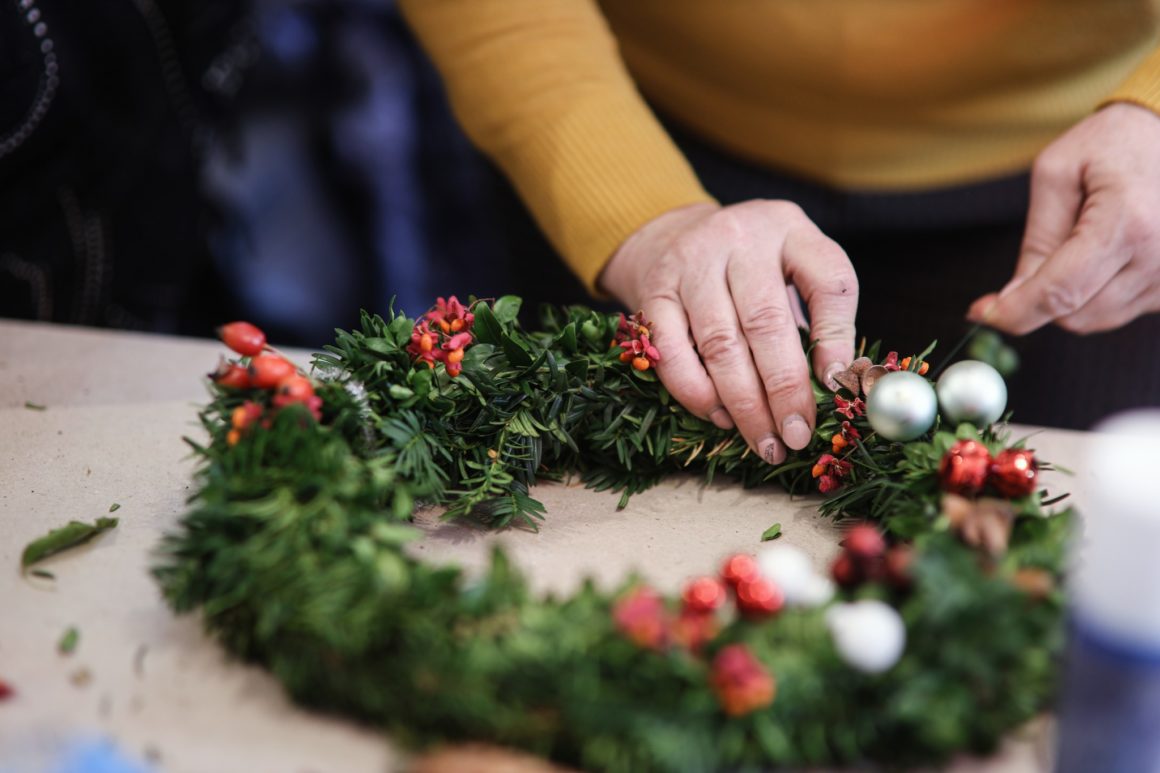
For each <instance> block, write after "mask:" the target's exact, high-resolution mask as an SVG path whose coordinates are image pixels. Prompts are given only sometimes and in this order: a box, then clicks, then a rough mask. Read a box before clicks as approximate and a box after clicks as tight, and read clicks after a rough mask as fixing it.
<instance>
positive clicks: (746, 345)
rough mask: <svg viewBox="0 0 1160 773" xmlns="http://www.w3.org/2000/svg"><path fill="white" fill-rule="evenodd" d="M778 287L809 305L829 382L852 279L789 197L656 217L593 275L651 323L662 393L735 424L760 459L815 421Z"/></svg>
mask: <svg viewBox="0 0 1160 773" xmlns="http://www.w3.org/2000/svg"><path fill="white" fill-rule="evenodd" d="M789 283H792V285H793V287H795V288H796V289H797V292H798V293H799V294H800V295H801V297H802V299H803V300H804V301H805V302H806V305H807V307H808V308H809V312H810V318H811V322H812V324H811V332H810V336H811V338H812V340H814V341H815V342H816V346H815V347H814V351H813V364H814V371H815V373H817V374H818V376H819V378H821V379H822V380H823V382H826V383H828V384H833V378H832V377H833V374H834V373H835V372H837V371H839V370H841V369H843V368H844V367H846V365H847V364H848V363H849V362H850V360H851V359H853V356H854V312H855V311H856V309H857V306H858V279H857V277H856V276H855V274H854V268H853V266H851V265H850V261H849V259H847V257H846V254H845V253H844V252H843V251H842V249H841V248H840V247H839V246H838V245H837V244H835V243H834V242H833V241H831V240H830V239H828V238H827V237H826V236H825V235H823V234H822V232H821V231H820V230H818V227H817V226H815V225H814V224H813V223H812V222H810V220H809V218H807V217H806V216H805V214H804V213H803V212H802V210H801V208H799V207H798V206H797V205H795V204H792V203H790V202H788V201H747V202H743V203H741V204H734V205H732V206H728V207H720V206H718V205H716V204H708V203H705V204H694V205H690V206H687V207H682V208H679V209H675V210H672V211H670V212H666V213H665V214H663V215H661V216H660V217H657V218H655V219H653V220H651V221H650V222H648V223H646V224H645V225H644V226H643V227H642V228H640V229H639V230H638V231H637V232H636V233H634V234H633V235H632V236H630V237H629V238H628V239H627V240H626V241H625V242H624V244H623V245H622V246H621V247H620V249H619V250H617V252H616V254H615V255H614V256H613V257H612V259H611V260H610V261H609V263H608V265H607V266H606V267H605V269H604V271H603V273H602V274H601V276H600V285H601V287H602V288H603V289H604V290H605V291H606V292H609V293H610V294H612V295H613V296H615V297H616V298H617V299H618V300H620V301H621V302H622V303H624V304H625V305H626V306H627V307H628V308H630V309H643V310H644V313H645V316H646V318H648V319H650V320H652V322H653V327H652V329H651V332H652V340H653V342H654V343H655V344H656V346H657V348H658V349H660V351H661V354H662V355H663V359H661V361H660V363H659V364H658V366H657V375H659V376H660V379H661V381H662V382H663V383H664V385H665V387H666V388H667V389H668V390H669V392H671V393H672V395H673V397H675V398H676V399H677V400H678V401H680V403H681V404H682V405H684V406H685V407H686V408H687V409H689V410H690V411H692V412H693V413H695V414H696V415H698V416H701V417H702V418H707V419H709V420H710V421H712V422H713V423H714V424H716V425H717V426H718V427H721V428H722V429H729V428H731V427H733V426H734V425H736V427H737V429H738V430H739V431H740V432H741V434H742V436H743V437H744V438H745V439H746V441H747V442H748V443H749V444H750V446H751V447H752V448H753V450H754V451H756V452H757V453H758V454H760V455H761V457H762V458H763V459H765V460H766V461H767V462H769V463H771V464H779V463H780V462H782V461H784V459H785V456H786V446H788V447H789V448H793V449H801V448H804V447H805V446H806V445H808V444H809V442H810V438H811V437H812V434H813V428H814V424H815V419H816V415H815V414H816V408H815V403H814V397H813V391H812V390H811V388H810V381H809V365H808V364H807V363H806V358H805V354H804V353H803V352H802V347H801V338H800V336H799V334H798V329H797V324H796V322H795V315H794V311H795V309H794V308H793V304H792V303H791V300H790V297H789V295H788V291H787V284H789ZM690 332H691V336H690ZM694 347H696V348H694ZM698 352H699V353H700V356H698Z"/></svg>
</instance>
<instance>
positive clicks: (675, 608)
mask: <svg viewBox="0 0 1160 773" xmlns="http://www.w3.org/2000/svg"><path fill="white" fill-rule="evenodd" d="M519 306H520V301H519V299H517V298H514V297H510V296H509V297H504V298H500V299H498V300H495V301H494V302H483V301H474V302H472V303H471V304H470V305H464V304H461V303H459V302H458V301H457V300H456V299H455V298H454V297H453V298H451V299H449V300H447V301H444V300H443V299H439V302H438V304H437V305H436V307H435V308H433V309H432V310H431V311H429V312H428V313H427V314H425V315H423V316H422V317H421V318H419V319H418V320H413V319H409V318H407V317H405V316H403V315H402V314H397V313H395V312H394V311H393V310H392V311H389V312H388V314H387V316H386V317H380V316H378V315H370V314H367V313H364V314H363V315H362V320H361V329H359V330H355V331H352V332H342V331H339V332H338V335H337V340H336V341H335V343H334V344H333V345H332V346H328V347H326V350H327V351H326V352H325V353H323V354H319V355H316V357H315V361H314V366H313V368H314V369H313V373H314V377H313V378H310V377H307V376H306V375H305V374H302V373H300V372H298V371H297V370H296V369H295V368H294V367H293V366H290V365H288V364H287V361H286V360H285V358H283V357H282V356H281V355H280V354H278V353H277V352H276V351H274V350H272V349H270V347H268V346H267V345H266V342H265V337H264V336H263V335H262V334H261V332H260V331H258V330H257V329H256V328H254V327H253V326H251V325H247V324H246V323H233V324H231V325H227V326H226V327H225V328H223V329H222V331H221V335H222V338H223V340H224V341H225V342H226V343H227V344H228V345H230V347H231V348H233V349H234V350H235V351H236V352H238V353H239V354H240V355H242V357H241V358H239V359H235V360H232V361H225V360H223V362H222V364H221V366H220V367H219V369H218V371H217V372H216V373H214V374H212V376H211V381H212V383H211V395H212V399H211V401H210V403H209V404H208V406H206V407H205V408H204V410H202V412H201V414H200V416H201V422H202V424H203V425H204V428H205V430H206V432H207V433H208V435H209V442H208V443H205V444H203V443H199V442H196V441H194V440H190V439H188V438H187V442H189V443H190V445H191V446H192V447H193V449H194V452H195V453H196V455H197V456H198V457H199V460H200V463H199V468H198V471H197V473H196V484H197V485H196V489H197V490H196V493H195V494H194V495H193V496H192V497H191V499H190V507H191V509H190V511H189V512H188V513H187V514H186V515H185V516H184V517H183V519H182V520H181V522H180V527H179V529H178V530H177V531H176V532H175V533H173V534H171V535H169V536H167V537H166V538H165V540H164V542H163V544H162V548H161V551H160V555H159V557H158V559H157V565H156V566H155V568H154V574H155V576H156V579H157V580H158V582H159V583H160V586H161V589H162V591H163V593H164V596H165V598H166V600H167V601H168V603H169V604H170V605H171V606H172V607H173V608H174V609H175V610H176V611H178V612H190V611H195V610H200V613H201V615H202V618H203V620H204V623H205V627H206V629H207V630H208V631H209V632H210V633H212V634H213V635H214V636H216V637H217V638H218V639H219V640H220V641H221V642H222V643H223V644H224V645H225V646H226V647H227V648H228V649H229V650H230V651H231V652H233V653H235V654H236V655H238V656H240V657H242V658H245V659H246V660H249V661H253V662H256V663H260V664H262V665H263V666H265V667H266V668H268V669H269V670H270V671H271V672H272V673H273V674H274V675H275V676H276V677H277V678H278V679H279V680H280V681H281V682H282V683H283V684H284V685H285V687H286V689H287V690H288V691H289V693H290V694H291V695H292V696H293V697H294V699H295V700H297V701H299V702H301V703H303V704H305V705H308V706H312V707H315V708H318V709H322V710H326V711H333V712H339V713H342V714H346V715H349V716H352V717H357V718H359V719H361V720H365V721H367V722H370V723H374V724H376V725H379V726H381V727H383V729H384V730H386V731H388V732H390V733H391V734H392V735H393V737H394V738H396V739H397V740H399V741H400V742H403V743H406V744H408V745H411V746H415V747H424V746H427V745H430V744H434V743H439V742H452V741H463V740H477V741H488V742H494V743H497V744H504V745H509V746H515V747H521V748H524V749H528V750H530V751H532V752H535V753H537V754H540V755H543V756H545V757H548V758H551V759H553V760H557V761H560V762H564V763H568V764H572V765H576V766H579V767H582V768H586V769H589V768H590V769H601V770H626V771H627V770H633V771H637V770H646V769H647V770H720V769H753V768H762V767H768V766H773V765H817V764H836V763H851V762H863V761H867V760H877V761H884V762H889V763H891V764H896V765H905V764H914V763H930V762H935V761H938V760H941V759H944V758H946V757H947V756H948V755H950V754H951V753H954V752H957V751H960V750H973V751H987V750H991V749H994V748H995V746H996V744H997V742H998V740H999V739H1000V737H1001V736H1002V735H1003V734H1004V733H1006V732H1008V731H1010V730H1011V729H1012V728H1014V727H1016V726H1017V725H1019V724H1020V723H1023V722H1025V721H1026V720H1028V719H1029V718H1031V717H1033V716H1034V715H1035V714H1036V713H1037V712H1039V711H1041V710H1043V709H1044V708H1045V707H1046V706H1047V705H1048V704H1049V702H1050V701H1051V699H1052V696H1053V693H1054V689H1055V678H1056V672H1057V660H1058V657H1059V655H1060V653H1061V649H1062V642H1063V631H1062V610H1063V608H1062V594H1061V591H1060V589H1059V582H1060V579H1061V571H1062V564H1063V560H1062V559H1063V551H1064V545H1065V540H1066V537H1067V533H1068V520H1069V519H1068V517H1067V513H1061V514H1058V515H1048V514H1047V512H1046V508H1047V506H1048V505H1050V504H1052V503H1053V502H1051V501H1048V502H1045V501H1043V496H1044V494H1045V492H1043V491H1041V490H1038V489H1037V488H1036V486H1037V483H1036V478H1035V472H1036V468H1037V466H1038V468H1039V469H1043V468H1044V465H1041V464H1039V463H1038V462H1037V461H1036V460H1035V458H1034V456H1033V455H1032V453H1031V452H1030V451H1027V450H1025V449H1023V448H1022V447H1021V444H1018V443H1016V444H1011V443H1009V442H1008V441H1007V439H1006V438H1005V437H1004V435H1003V434H1002V433H1001V432H1000V431H999V430H997V429H996V428H994V427H985V428H982V429H977V428H975V427H973V426H971V425H969V424H962V425H960V426H957V427H944V426H941V425H940V424H938V423H937V420H936V425H935V426H934V427H933V428H932V429H931V430H930V431H929V432H928V433H926V434H925V435H924V436H922V437H921V438H919V439H918V440H915V441H912V442H905V443H901V442H893V441H890V440H887V439H885V438H883V437H881V435H879V434H877V433H875V432H874V431H873V430H872V428H871V427H870V425H869V424H868V423H867V420H866V417H865V415H864V408H865V406H864V404H863V401H862V399H861V398H862V394H861V392H863V391H864V388H866V387H868V381H867V379H868V376H867V373H868V372H869V371H867V366H868V365H873V366H874V368H873V370H874V371H876V372H878V373H881V372H882V370H886V371H889V370H891V369H894V370H897V369H900V368H901V369H908V370H911V371H913V372H915V373H925V372H926V369H927V367H928V363H927V360H926V358H927V356H928V355H929V351H928V352H923V353H921V354H919V355H916V356H912V357H910V358H907V359H905V360H902V361H901V362H900V361H899V360H898V357H897V355H896V354H895V353H893V352H891V353H889V354H888V355H886V356H885V357H884V358H882V357H880V356H879V352H878V351H877V347H872V348H871V349H870V350H868V351H865V352H863V353H862V354H863V357H862V358H860V359H859V360H858V361H857V362H856V363H855V366H852V368H851V370H850V371H848V372H846V373H845V374H843V378H842V383H843V384H844V386H843V387H842V389H840V390H839V391H838V392H837V393H834V392H831V391H830V390H828V389H826V388H824V387H822V386H821V385H820V384H818V383H816V382H815V384H814V393H815V397H816V401H817V405H818V423H817V428H816V430H815V432H814V437H813V440H812V441H811V443H810V445H809V446H808V447H807V448H806V449H804V450H803V451H801V452H790V456H789V458H788V459H787V460H786V462H785V463H784V464H781V465H779V466H777V467H771V466H770V465H768V464H766V463H765V462H764V461H762V460H761V459H759V458H758V457H757V455H756V454H754V453H751V452H750V450H749V448H748V446H747V444H746V443H745V442H744V440H743V439H742V438H741V437H740V436H739V435H737V434H736V432H735V431H732V430H728V431H727V430H722V429H719V428H717V427H716V426H714V425H713V424H712V423H710V422H708V421H705V420H702V419H700V418H697V417H696V416H694V415H692V414H690V413H689V412H688V411H686V410H685V409H684V408H682V407H681V406H680V405H679V404H678V403H677V402H676V401H675V400H673V399H672V398H671V397H670V395H669V394H668V392H667V391H666V390H665V388H664V387H663V385H662V384H661V383H660V382H659V380H658V379H657V378H656V376H655V373H654V369H653V366H655V364H656V363H657V362H658V361H659V359H660V357H661V356H662V353H661V352H658V351H657V350H656V347H655V346H654V345H653V344H652V343H651V340H650V331H649V330H648V325H647V323H646V321H645V320H644V319H643V318H642V317H641V316H640V315H633V316H632V317H625V316H624V315H615V314H611V315H610V314H603V313H598V312H595V311H592V310H590V309H587V308H583V307H578V306H576V307H569V308H567V309H564V310H555V309H549V310H546V311H545V312H544V313H543V315H542V329H541V330H540V331H537V332H528V331H525V330H523V329H522V328H521V327H520V326H519V324H518V323H517V321H516V316H517V313H518V310H519ZM803 344H804V345H806V346H808V341H807V340H805V339H804V338H803ZM875 363H876V365H875ZM681 471H686V472H694V473H697V474H699V475H700V476H702V477H703V478H704V480H706V481H709V480H712V479H713V478H715V477H717V476H721V475H724V476H727V477H729V478H731V479H734V480H737V481H739V482H740V483H741V484H743V485H745V486H756V485H764V484H771V483H776V484H779V485H780V486H782V487H784V488H785V489H787V490H788V491H790V492H791V493H809V492H812V491H814V490H815V489H820V490H822V491H823V492H824V493H825V494H826V498H825V499H824V501H823V502H822V504H821V508H820V509H821V514H822V515H823V516H831V517H837V516H841V517H843V518H846V519H850V518H853V519H857V520H859V521H861V522H862V523H861V524H860V525H858V526H856V527H854V528H853V529H852V530H850V531H849V532H848V533H847V538H846V539H845V541H844V546H845V547H844V550H843V552H842V553H841V554H840V555H839V556H838V558H837V560H836V561H835V563H834V566H833V568H832V575H833V580H832V581H831V580H830V579H829V578H824V577H821V576H818V575H816V574H813V573H812V570H811V569H808V568H807V569H805V570H803V569H802V568H801V567H800V565H799V564H800V563H801V556H797V555H794V552H793V550H792V549H790V548H788V546H780V545H778V546H776V547H775V548H773V549H772V550H770V551H768V552H766V553H764V554H762V555H760V556H759V557H758V558H756V559H754V558H753V557H750V556H744V555H742V556H734V557H731V558H729V559H728V560H727V561H726V562H725V564H724V566H723V568H721V570H720V571H719V572H717V573H714V574H710V575H707V576H706V577H702V578H700V579H697V580H694V581H693V582H691V583H690V584H689V585H688V586H687V587H686V588H685V590H684V593H683V595H682V596H681V597H679V598H666V597H664V596H662V595H661V594H659V593H657V592H655V591H653V590H652V589H650V588H649V587H648V586H647V585H644V584H643V583H642V582H641V580H640V579H639V578H628V579H626V580H625V582H624V584H623V585H622V587H620V588H618V589H617V590H616V591H614V592H611V593H609V592H602V591H600V590H598V589H597V588H596V587H595V586H594V585H593V584H592V583H585V584H584V585H583V586H582V587H581V588H580V590H579V591H577V592H576V593H575V594H574V595H571V596H569V597H567V598H557V597H553V596H549V597H546V598H540V597H536V596H534V595H532V594H531V593H529V591H528V589H527V585H526V582H525V580H524V578H523V577H522V576H521V574H520V572H519V571H518V570H517V569H516V568H515V567H513V566H512V565H510V563H509V562H508V561H507V559H506V558H505V557H504V554H503V553H502V551H499V550H497V551H496V552H495V553H494V555H493V557H492V560H491V563H490V567H489V568H488V569H487V571H486V572H484V573H483V574H482V575H481V576H479V577H468V576H466V575H465V574H464V573H463V572H462V571H461V570H459V569H457V568H455V567H447V566H433V565H428V564H425V563H423V562H422V561H420V560H418V559H417V558H416V557H415V555H414V554H413V553H412V552H409V551H408V550H407V549H406V546H407V544H408V543H409V542H410V541H412V540H414V539H415V538H416V537H418V536H419V534H420V533H419V531H418V530H417V529H416V528H414V527H413V526H410V525H408V521H409V519H410V518H411V515H412V512H413V511H414V509H415V507H416V505H417V504H419V505H442V506H445V507H446V517H448V518H469V519H472V520H474V521H475V522H477V523H480V524H484V525H486V526H489V527H495V528H499V527H527V528H536V527H537V525H538V523H539V522H540V521H541V520H542V518H543V517H544V507H543V506H542V505H541V504H540V503H539V502H537V501H536V500H535V499H534V498H533V497H532V495H531V493H530V490H531V487H532V486H533V484H535V483H536V482H537V481H538V480H543V479H547V480H554V479H558V478H560V477H562V476H564V475H568V474H578V475H580V476H582V478H583V480H584V481H585V483H586V484H587V485H588V486H590V487H592V488H594V489H596V490H600V491H603V490H608V491H613V492H619V493H620V495H621V499H620V505H621V506H623V505H624V504H625V503H626V502H627V500H628V497H629V496H631V495H632V494H634V493H636V492H639V491H643V490H645V489H647V488H648V487H649V486H651V485H653V484H655V483H656V482H657V481H659V480H660V479H661V478H662V477H664V476H666V475H670V474H673V473H677V472H681ZM717 560H719V557H713V556H706V562H707V564H708V563H709V562H715V561H717ZM835 584H836V586H837V588H836V593H835V590H834V586H835Z"/></svg>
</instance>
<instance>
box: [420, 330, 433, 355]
mask: <svg viewBox="0 0 1160 773" xmlns="http://www.w3.org/2000/svg"><path fill="white" fill-rule="evenodd" d="M434 346H435V339H434V338H432V337H431V335H430V334H429V333H424V334H423V335H422V336H420V337H419V351H422V352H429V351H431V349H432V348H433V347H434Z"/></svg>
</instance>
